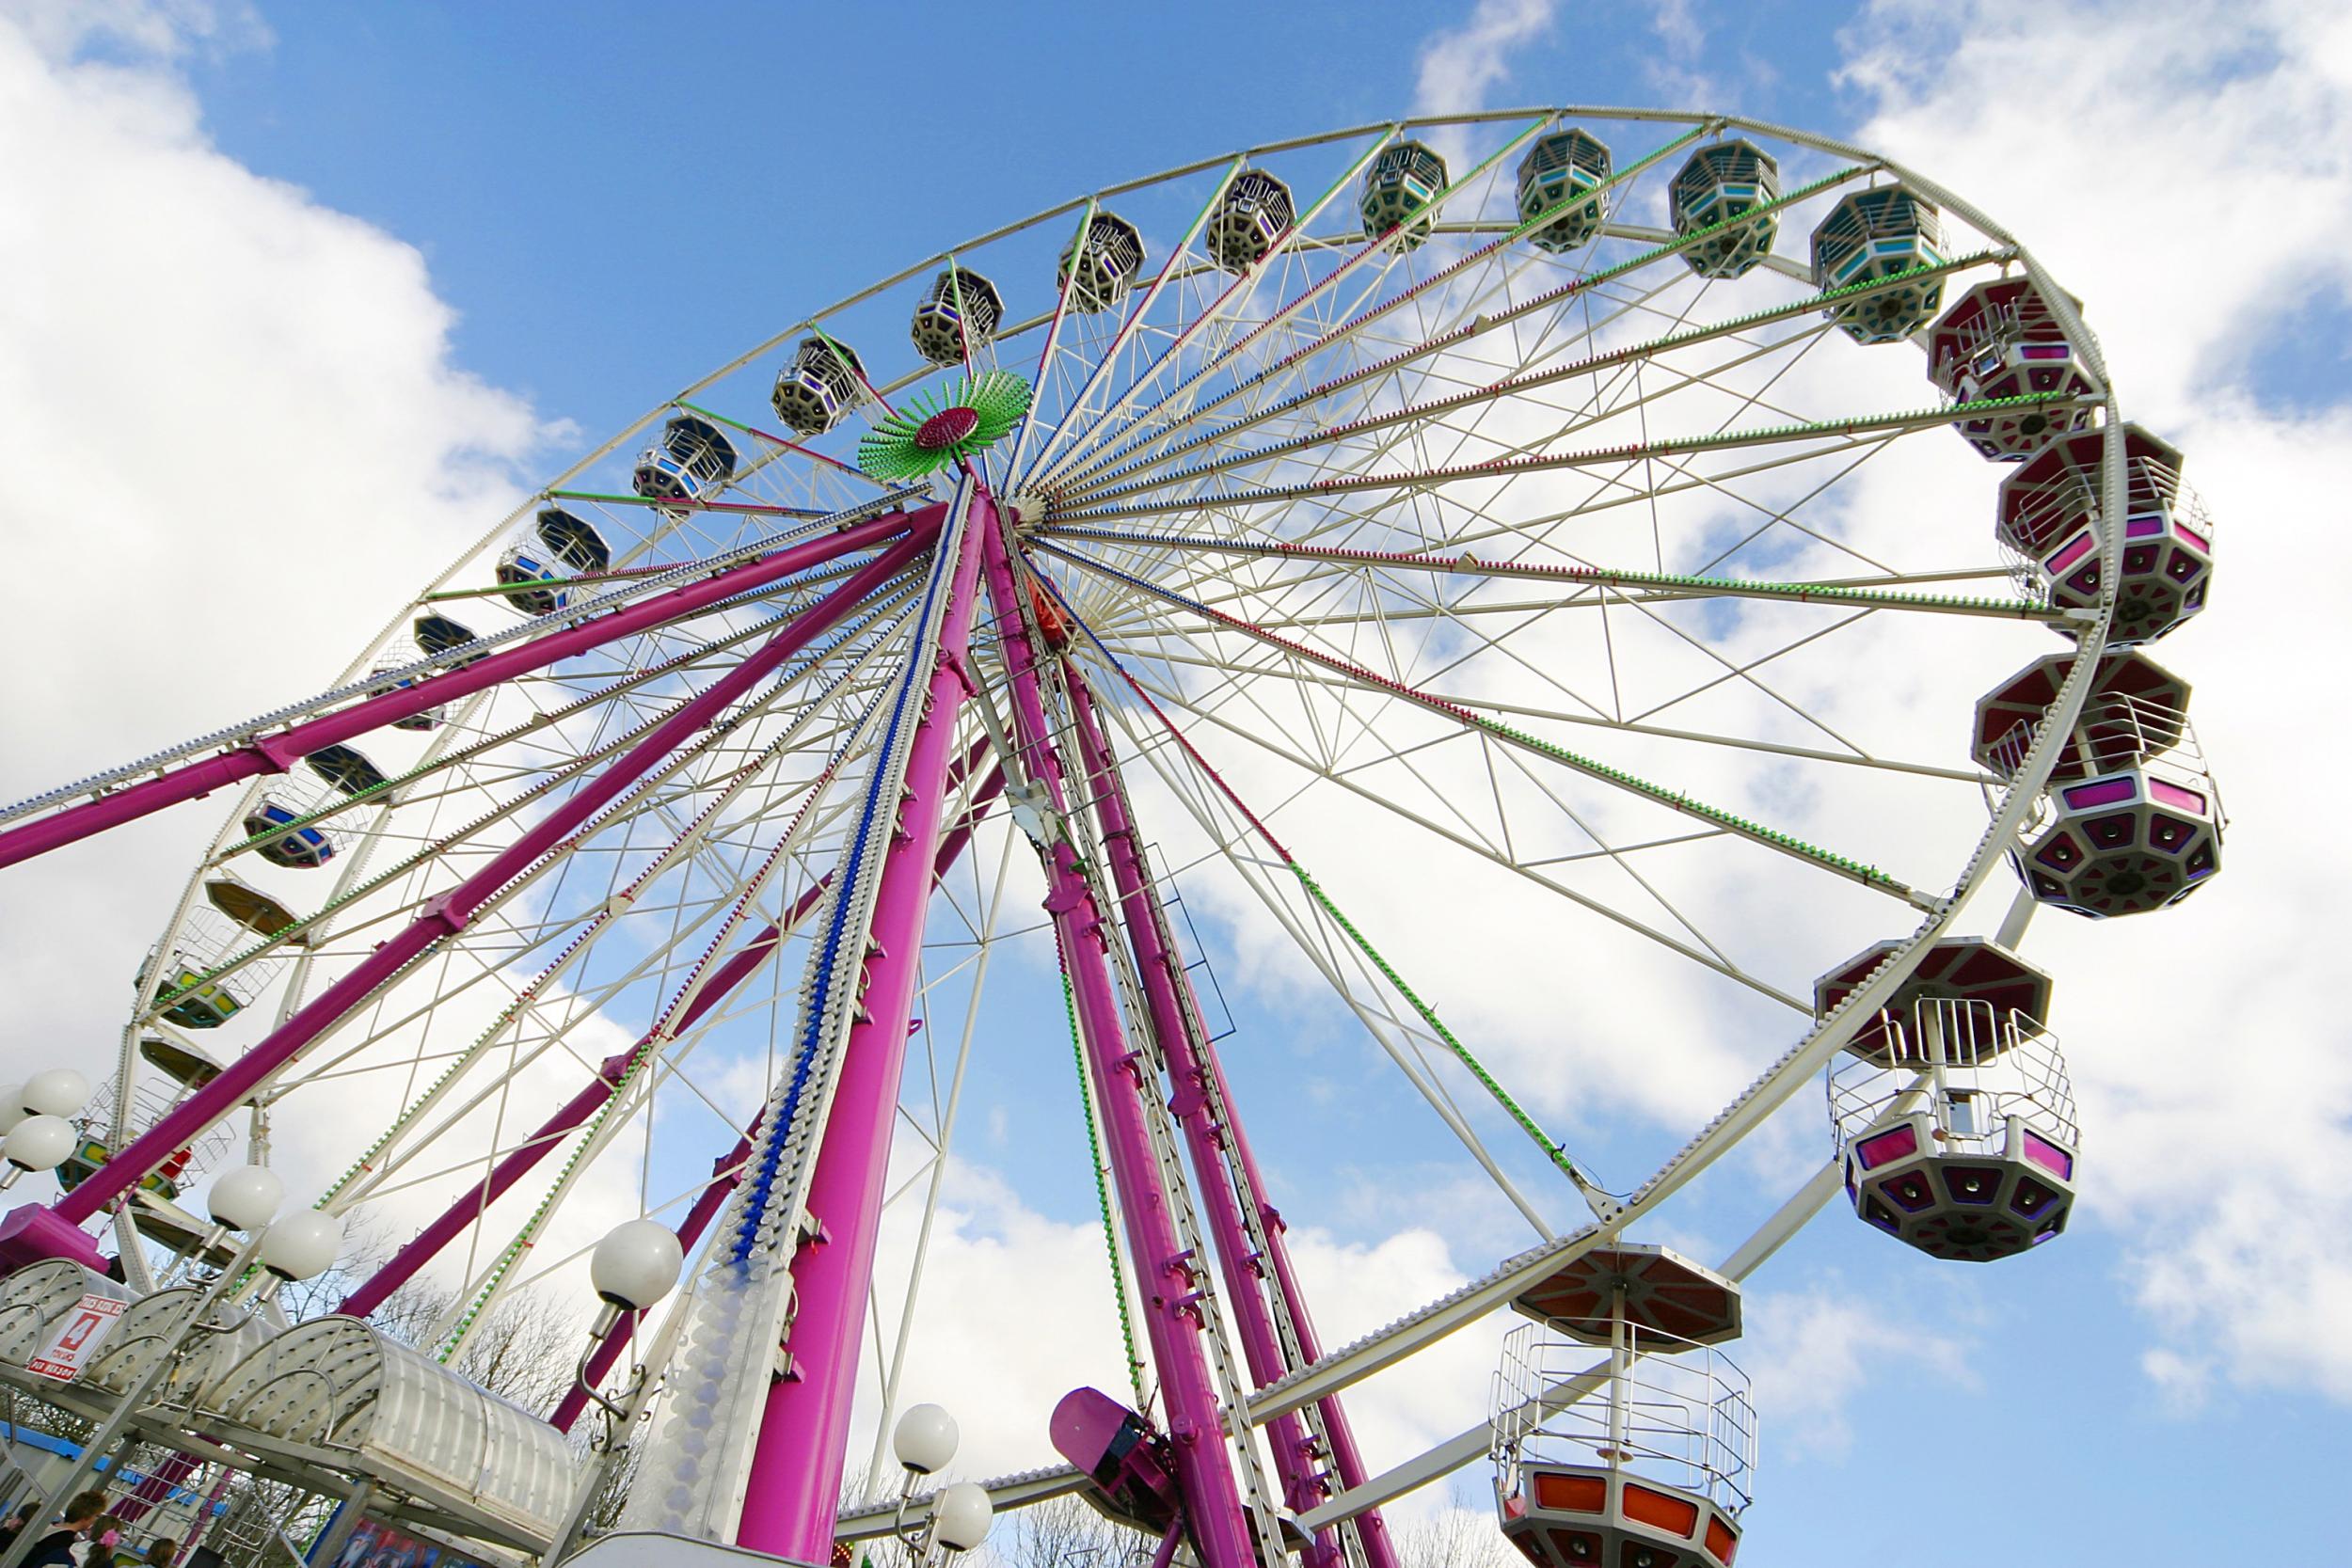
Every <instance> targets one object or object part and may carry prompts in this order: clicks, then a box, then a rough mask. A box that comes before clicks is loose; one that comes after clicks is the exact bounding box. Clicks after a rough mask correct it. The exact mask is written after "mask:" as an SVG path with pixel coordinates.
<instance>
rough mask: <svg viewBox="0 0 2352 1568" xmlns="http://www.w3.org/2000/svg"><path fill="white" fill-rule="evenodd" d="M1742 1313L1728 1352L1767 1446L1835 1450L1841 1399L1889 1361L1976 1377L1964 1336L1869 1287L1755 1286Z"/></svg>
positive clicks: (1966, 1383) (1839, 1445)
mask: <svg viewBox="0 0 2352 1568" xmlns="http://www.w3.org/2000/svg"><path fill="white" fill-rule="evenodd" d="M1944 1321H1946V1322H1947V1323H1948V1322H1949V1312H1948V1307H1947V1309H1946V1316H1945V1319H1944ZM1744 1323H1745V1333H1744V1335H1743V1337H1742V1338H1741V1340H1740V1343H1739V1344H1738V1345H1737V1346H1735V1347H1733V1349H1732V1352H1731V1354H1732V1355H1733V1356H1734V1357H1735V1358H1736V1359H1737V1360H1738V1361H1739V1362H1740V1364H1741V1365H1742V1366H1744V1367H1745V1368H1747V1370H1748V1372H1749V1375H1750V1376H1751V1377H1752V1378H1753V1379H1754V1387H1755V1393H1756V1410H1757V1411H1758V1413H1759V1414H1760V1416H1761V1418H1762V1419H1763V1420H1764V1422H1765V1423H1766V1424H1767V1425H1768V1426H1769V1428H1770V1431H1771V1434H1772V1435H1771V1441H1772V1451H1773V1453H1774V1454H1775V1455H1786V1456H1788V1457H1790V1458H1803V1457H1804V1456H1806V1455H1819V1456H1821V1457H1825V1458H1831V1459H1835V1458H1836V1457H1838V1456H1839V1455H1842V1454H1843V1453H1844V1452H1845V1451H1846V1449H1847V1448H1848V1447H1849V1446H1850V1445H1851V1443H1852V1441H1853V1432H1852V1429H1851V1427H1850V1426H1848V1425H1847V1421H1846V1409H1847V1406H1848V1405H1849V1404H1850V1403H1851V1402H1852V1401H1853V1399H1854V1398H1855V1396H1856V1395H1858V1394H1860V1393H1861V1392H1862V1391H1863V1390H1864V1389H1865V1388H1866V1387H1867V1386H1869V1385H1871V1384H1872V1383H1874V1382H1877V1381H1879V1380H1881V1379H1883V1377H1884V1375H1885V1374H1886V1372H1887V1371H1888V1370H1889V1369H1890V1368H1891V1367H1894V1366H1898V1365H1899V1366H1903V1367H1908V1368H1911V1369H1914V1370H1925V1371H1927V1372H1929V1373H1931V1374H1932V1375H1933V1376H1935V1377H1937V1378H1940V1379H1941V1380H1942V1381H1943V1382H1944V1383H1946V1384H1947V1385H1948V1386H1955V1387H1958V1388H1963V1389H1964V1388H1969V1387H1973V1386H1975V1378H1974V1377H1973V1375H1972V1374H1971V1373H1970V1371H1969V1370H1968V1351H1969V1344H1968V1341H1967V1340H1965V1339H1963V1338H1959V1337H1957V1336H1954V1335H1950V1334H1944V1333H1938V1332H1937V1331H1936V1330H1934V1329H1932V1328H1930V1327H1928V1326H1926V1325H1925V1324H1923V1323H1921V1322H1920V1321H1919V1320H1918V1318H1917V1317H1916V1316H1913V1315H1899V1314H1893V1313H1889V1312H1887V1311H1886V1310H1884V1304H1883V1300H1882V1299H1881V1298H1879V1297H1877V1296H1865V1297H1863V1298H1861V1299H1859V1300H1857V1299H1856V1298H1855V1297H1854V1296H1853V1295H1851V1294H1845V1295H1840V1294H1836V1293H1833V1292H1832V1291H1830V1290H1828V1289H1825V1288H1817V1289H1812V1290H1807V1291H1801V1292H1788V1291H1777V1292H1760V1293H1756V1294H1752V1295H1750V1296H1749V1297H1748V1298H1747V1302H1746V1305H1745V1309H1744Z"/></svg>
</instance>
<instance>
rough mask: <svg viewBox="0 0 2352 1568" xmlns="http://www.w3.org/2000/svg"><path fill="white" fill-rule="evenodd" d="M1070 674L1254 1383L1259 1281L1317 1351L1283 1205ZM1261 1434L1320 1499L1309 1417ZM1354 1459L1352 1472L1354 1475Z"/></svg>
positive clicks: (1383, 1544) (1263, 1374)
mask: <svg viewBox="0 0 2352 1568" xmlns="http://www.w3.org/2000/svg"><path fill="white" fill-rule="evenodd" d="M1067 680H1068V686H1069V689H1070V711H1071V718H1072V720H1073V724H1074V726H1075V728H1076V730H1077V736H1078V752H1079V755H1080V756H1081V757H1082V758H1084V759H1085V763H1086V768H1087V775H1088V782H1089V788H1090V791H1091V793H1092V794H1093V797H1094V810H1095V815H1096V816H1097V818H1098V819H1099V820H1100V821H1101V823H1102V828H1103V842H1104V847H1105V858H1106V859H1107V860H1108V861H1109V862H1110V867H1111V876H1112V879H1113V881H1114V882H1115V883H1116V885H1117V886H1118V889H1119V897H1120V909H1121V912H1122V914H1123V916H1124V920H1125V924H1126V927H1127V941H1128V943H1129V945H1130V947H1131V948H1132V949H1133V951H1134V953H1135V959H1136V974H1138V975H1139V976H1140V978H1141V980H1142V984H1143V990H1144V997H1145V1000H1146V1002H1147V1003H1148V1004H1149V1006H1150V1008H1151V1014H1152V1032H1153V1034H1154V1036H1155V1037H1157V1038H1158V1040H1159V1042H1160V1048H1161V1051H1162V1052H1163V1053H1164V1054H1165V1055H1166V1057H1167V1059H1168V1077H1169V1079H1170V1080H1171V1083H1172V1087H1173V1091H1174V1092H1173V1097H1172V1099H1171V1100H1170V1101H1169V1108H1170V1109H1171V1110H1173V1111H1174V1112H1175V1113H1176V1118H1177V1120H1178V1122H1179V1123H1180V1124H1181V1125H1182V1126H1183V1127H1184V1139H1185V1143H1186V1145H1187V1146H1188V1147H1189V1148H1190V1150H1191V1153H1192V1168H1193V1171H1194V1174H1195V1176H1196V1177H1197V1178H1198V1179H1199V1180H1200V1188H1201V1207H1202V1209H1203V1210H1205V1211H1206V1212H1207V1214H1208V1218H1209V1228H1210V1232H1211V1234H1212V1235H1214V1236H1215V1237H1216V1253H1217V1261H1218V1263H1219V1265H1220V1267H1221V1270H1222V1272H1223V1275H1224V1277H1225V1289H1226V1293H1227V1299H1228V1300H1229V1301H1230V1303H1231V1304H1232V1308H1233V1318H1234V1323H1235V1324H1236V1326H1237V1327H1238V1328H1239V1329H1240V1331H1241V1338H1242V1349H1243V1352H1244V1354H1246V1355H1247V1356H1248V1360H1249V1375H1250V1377H1251V1378H1252V1379H1254V1380H1255V1381H1256V1382H1257V1384H1258V1385H1259V1386H1262V1387H1263V1386H1264V1385H1266V1384H1268V1383H1271V1382H1273V1381H1274V1380H1275V1379H1276V1378H1279V1377H1281V1376H1283V1375H1284V1374H1286V1373H1288V1372H1290V1371H1293V1370H1295V1369H1294V1368H1293V1367H1292V1366H1291V1364H1290V1362H1289V1360H1288V1359H1287V1358H1286V1357H1285V1356H1284V1354H1282V1341H1281V1338H1280V1336H1279V1333H1278V1332H1277V1328H1276V1324H1275V1321H1274V1312H1273V1308H1272V1304H1271V1303H1270V1302H1269V1301H1268V1300H1267V1299H1266V1295H1265V1286H1266V1284H1268V1283H1271V1284H1272V1286H1273V1287H1274V1290H1275V1292H1276V1298H1277V1299H1279V1300H1280V1301H1281V1302H1283V1303H1284V1304H1286V1305H1287V1306H1288V1307H1289V1308H1290V1319H1291V1328H1292V1331H1293V1332H1294V1333H1295V1334H1296V1335H1297V1337H1298V1346H1299V1353H1300V1354H1301V1355H1302V1356H1303V1357H1304V1358H1305V1360H1306V1361H1312V1360H1313V1359H1314V1358H1315V1357H1316V1356H1317V1355H1318V1354H1321V1352H1320V1351H1319V1349H1318V1348H1317V1347H1316V1345H1315V1339H1314V1325H1313V1324H1312V1323H1311V1322H1309V1320H1308V1316H1307V1302H1306V1298H1305V1297H1304V1296H1303V1295H1301V1294H1300V1293H1299V1290H1298V1282H1297V1280H1296V1279H1295V1277H1294V1276H1293V1275H1292V1273H1291V1267H1290V1250H1289V1247H1288V1245H1287V1244H1286V1243H1285V1242H1284V1241H1283V1236H1282V1219H1281V1216H1280V1215H1279V1214H1278V1213H1276V1212H1274V1209H1273V1206H1272V1205H1270V1204H1268V1203H1266V1202H1265V1201H1264V1193H1265V1187H1264V1183H1263V1178H1262V1177H1260V1176H1259V1174H1258V1167H1257V1161H1256V1159H1255V1158H1254V1157H1253V1156H1252V1155H1251V1154H1250V1151H1249V1140H1248V1135H1247V1134H1245V1133H1244V1132H1243V1131H1242V1126H1241V1111H1240V1109H1239V1108H1238V1107H1237V1106H1235V1105H1234V1103H1233V1097H1232V1090H1231V1089H1230V1088H1229V1087H1228V1086H1227V1085H1226V1082H1225V1068H1224V1064H1223V1063H1222V1062H1220V1061H1219V1060H1218V1058H1217V1053H1216V1047H1214V1046H1212V1045H1210V1044H1209V1043H1208V1039H1207V1037H1206V1031H1202V1032H1201V1034H1200V1047H1199V1049H1198V1050H1196V1049H1195V1048H1194V1040H1195V1035H1194V1032H1193V1029H1192V1027H1191V1025H1192V1024H1194V1023H1196V1022H1198V1021H1199V1019H1200V1004H1199V1001H1198V999H1197V998H1195V997H1194V996H1193V994H1192V981H1191V977H1190V976H1189V975H1187V974H1185V973H1184V959H1183V958H1182V956H1181V955H1180V954H1179V953H1178V952H1177V950H1176V946H1175V935H1174V933H1173V932H1172V931H1170V930H1169V929H1168V925H1167V920H1166V916H1165V912H1164V911H1162V910H1161V908H1160V905H1159V901H1158V898H1157V897H1156V895H1155V893H1154V890H1153V888H1152V882H1151V879H1150V877H1149V876H1148V875H1147V873H1146V869H1145V866H1144V863H1143V851H1142V847H1141V844H1140V842H1139V840H1138V836H1137V834H1136V827H1135V821H1134V818H1133V817H1132V816H1130V807H1129V805H1128V802H1127V788H1126V784H1125V781H1124V780H1123V779H1122V778H1121V777H1120V771H1119V765H1118V763H1117V762H1116V761H1115V760H1114V759H1113V758H1112V756H1111V751H1110V746H1109V743H1108V742H1107V740H1106V739H1105V738H1104V734H1103V729H1102V726H1101V724H1100V722H1099V721H1097V719H1096V717H1095V712H1094V696H1093V693H1092V692H1091V691H1090V690H1089V689H1088V687H1087V684H1086V681H1085V679H1084V678H1083V677H1082V676H1080V675H1079V673H1077V672H1076V671H1075V670H1071V671H1069V672H1068V676H1067ZM1204 1089H1213V1090H1214V1091H1215V1100H1216V1103H1217V1104H1218V1105H1221V1106H1223V1107H1224V1112H1225V1116H1226V1117H1227V1118H1228V1119H1227V1120H1226V1121H1225V1122H1223V1123H1220V1122H1218V1121H1217V1120H1216V1117H1213V1116H1212V1115H1211V1114H1210V1109H1209V1106H1210V1098H1211V1097H1210V1096H1209V1095H1208V1094H1205V1093H1203V1092H1202V1091H1203V1090H1204ZM1228 1148H1230V1149H1231V1150H1232V1158H1233V1159H1234V1160H1235V1161H1236V1162H1238V1163H1239V1164H1240V1165H1241V1167H1242V1173H1243V1176H1244V1178H1245V1179H1246V1180H1247V1181H1248V1186H1249V1189H1250V1192H1251V1194H1252V1195H1253V1196H1254V1197H1255V1198H1256V1200H1257V1202H1258V1206H1259V1207H1258V1216H1257V1217H1258V1221H1259V1226H1260V1228H1261V1229H1262V1230H1263V1233H1264V1236H1265V1239H1266V1254H1267V1255H1266V1256H1265V1257H1263V1258H1261V1257H1259V1256H1258V1255H1257V1253H1256V1252H1255V1250H1254V1249H1253V1248H1252V1247H1251V1245H1250V1243H1249V1232H1248V1227H1247V1226H1246V1224H1245V1218H1244V1215H1243V1212H1242V1200H1241V1194H1240V1193H1239V1192H1238V1191H1236V1190H1235V1187H1234V1184H1233V1181H1232V1171H1231V1169H1230V1167H1229V1166H1228V1164H1227V1163H1226V1151H1227V1149H1228ZM1269 1270H1270V1271H1271V1277H1270V1280H1269V1273H1268V1271H1269ZM1318 1410H1319V1413H1320V1414H1321V1415H1322V1417H1323V1423H1324V1431H1325V1432H1326V1433H1327V1434H1328V1436H1329V1438H1330V1441H1331V1459H1332V1465H1333V1468H1334V1469H1335V1470H1336V1471H1337V1472H1338V1473H1339V1476H1340V1483H1341V1485H1343V1486H1354V1485H1356V1484H1358V1483H1359V1482H1360V1481H1362V1480H1363V1459H1362V1456H1361V1454H1360V1452H1359V1450H1358V1449H1357V1447H1356V1436H1355V1433H1354V1431H1353V1430H1352V1429H1351V1428H1350V1427H1349V1425H1348V1423H1347V1416H1346V1413H1345V1412H1344V1411H1343V1410H1342V1409H1341V1408H1340V1402H1339V1400H1338V1398H1337V1397H1336V1396H1334V1397H1333V1398H1330V1399H1327V1400H1325V1401H1323V1402H1322V1403H1321V1404H1320V1405H1319V1406H1318ZM1267 1433H1268V1435H1269V1436H1270V1437H1271V1438H1272V1440H1273V1444H1274V1458H1275V1463H1276V1465H1278V1466H1279V1468H1280V1470H1281V1472H1282V1483H1283V1488H1284V1491H1285V1493H1286V1495H1287V1496H1288V1497H1289V1500H1290V1505H1291V1507H1292V1508H1294V1509H1295V1510H1297V1511H1298V1512H1300V1513H1305V1512H1306V1511H1307V1510H1309V1509H1311V1508H1313V1507H1314V1506H1316V1505H1317V1504H1319V1503H1321V1502H1322V1501H1324V1499H1325V1498H1326V1497H1328V1496H1329V1491H1330V1489H1329V1487H1328V1485H1327V1483H1326V1481H1325V1480H1324V1478H1323V1477H1322V1475H1321V1474H1319V1473H1318V1472H1317V1471H1316V1469H1315V1467H1314V1464H1313V1452H1312V1447H1311V1438H1310V1437H1309V1435H1308V1433H1307V1430H1306V1423H1305V1422H1304V1421H1302V1420H1299V1419H1298V1418H1296V1417H1295V1415H1293V1416H1283V1417H1279V1418H1276V1419H1275V1420H1273V1421H1271V1422H1269V1423H1267ZM1351 1469H1352V1470H1353V1471H1354V1472H1355V1473H1354V1474H1353V1475H1352V1476H1351V1475H1350V1474H1349V1471H1350V1470H1351ZM1357 1528H1358V1533H1359V1538H1360V1539H1361V1541H1362V1543H1363V1548H1364V1558H1365V1560H1366V1561H1367V1562H1368V1563H1369V1564H1370V1565H1371V1568H1395V1563H1396V1553H1395V1549H1394V1547H1393V1545H1392V1544H1391V1542H1390V1540H1389V1532H1388V1525H1387V1523H1386V1521H1384V1520H1383V1519H1382V1518H1381V1517H1380V1514H1379V1512H1378V1511H1377V1510H1374V1511H1372V1512H1369V1513H1364V1514H1362V1515H1359V1518H1358V1520H1357ZM1305 1560H1306V1561H1307V1562H1308V1564H1309V1565H1310V1568H1316V1565H1318V1564H1323V1565H1329V1564H1336V1563H1337V1562H1339V1561H1340V1560H1341V1551H1340V1546H1339V1543H1338V1540H1337V1539H1336V1536H1335V1534H1334V1532H1332V1531H1329V1530H1326V1531H1324V1532H1323V1533H1321V1534H1319V1535H1317V1536H1316V1537H1315V1540H1314V1544H1312V1545H1311V1547H1310V1548H1309V1550H1308V1551H1307V1553H1306V1554H1305Z"/></svg>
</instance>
